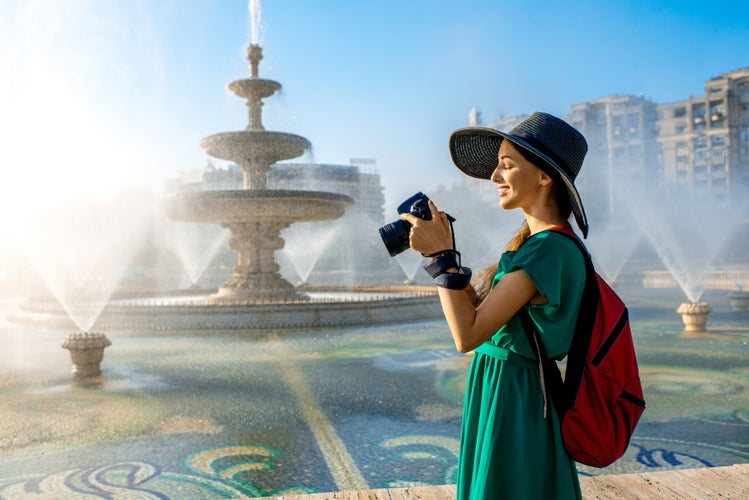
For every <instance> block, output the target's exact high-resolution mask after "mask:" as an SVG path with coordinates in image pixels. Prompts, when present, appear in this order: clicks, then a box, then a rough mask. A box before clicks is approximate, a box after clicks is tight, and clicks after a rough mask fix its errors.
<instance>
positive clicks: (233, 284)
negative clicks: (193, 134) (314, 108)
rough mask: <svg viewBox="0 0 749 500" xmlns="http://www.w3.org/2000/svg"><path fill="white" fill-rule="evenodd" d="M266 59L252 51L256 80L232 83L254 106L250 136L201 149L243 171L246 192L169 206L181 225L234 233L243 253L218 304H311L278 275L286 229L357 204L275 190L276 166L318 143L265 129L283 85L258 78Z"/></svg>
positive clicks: (210, 142)
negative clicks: (265, 113) (266, 114)
mask: <svg viewBox="0 0 749 500" xmlns="http://www.w3.org/2000/svg"><path fill="white" fill-rule="evenodd" d="M261 59H262V49H261V47H260V46H259V45H255V44H250V45H249V46H248V47H247V60H248V61H249V62H250V74H251V78H246V79H242V80H237V81H234V82H232V83H230V84H229V89H230V90H231V91H233V92H234V93H235V94H236V95H238V96H240V97H243V98H246V99H247V108H248V109H249V124H248V125H247V128H246V130H243V131H239V132H223V133H218V134H214V135H211V136H209V137H206V138H205V139H203V141H202V142H201V146H202V147H203V149H205V150H206V152H207V153H208V154H209V155H211V156H213V157H216V158H220V159H223V160H230V161H233V162H235V163H236V164H237V165H239V166H240V167H241V168H242V171H243V174H244V189H243V190H233V191H199V192H191V193H182V194H176V195H171V196H170V197H169V198H168V199H167V200H166V202H165V204H164V208H165V210H166V212H167V214H168V215H169V216H170V217H172V218H173V219H177V220H184V221H189V222H204V223H210V224H220V225H221V226H223V227H226V228H228V229H229V230H230V231H231V237H230V239H229V247H230V248H232V249H233V250H236V251H237V252H238V253H239V260H238V262H237V265H236V267H235V268H234V274H233V275H232V276H231V278H229V280H228V281H227V282H226V283H224V285H223V286H221V287H220V288H219V289H218V293H217V294H215V295H214V296H213V297H211V300H214V301H222V300H227V299H228V300H234V299H242V300H248V301H258V300H266V301H289V300H305V299H306V298H307V296H306V295H305V294H304V293H303V292H300V291H298V290H296V289H295V288H294V286H293V285H292V284H291V283H289V282H288V281H286V280H285V279H284V278H283V277H282V276H281V274H280V273H279V272H278V271H279V266H278V264H277V263H276V261H275V258H274V253H275V251H276V250H280V249H282V248H283V247H284V240H283V238H281V230H283V229H285V228H287V227H289V226H290V225H291V224H293V223H295V222H310V221H320V220H329V219H336V218H338V217H340V216H342V215H343V212H344V208H345V207H346V206H347V205H350V204H351V203H353V200H352V199H351V198H349V197H348V196H345V195H341V194H336V193H327V192H320V191H292V190H271V189H267V183H268V170H269V168H270V167H271V165H273V164H274V163H276V162H278V161H281V160H288V159H292V158H296V157H298V156H301V155H302V154H304V151H305V150H306V149H308V148H309V147H310V143H309V141H307V139H305V138H304V137H300V136H298V135H293V134H287V133H283V132H270V131H266V130H265V127H263V123H262V113H261V111H262V105H263V103H262V99H263V98H265V97H269V96H271V95H273V94H274V93H275V92H276V91H278V90H279V89H280V88H281V85H280V84H279V83H277V82H275V81H273V80H265V79H262V78H260V77H259V76H258V74H259V71H258V66H259V64H260V60H261Z"/></svg>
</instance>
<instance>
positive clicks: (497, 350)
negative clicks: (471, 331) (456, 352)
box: [475, 342, 538, 368]
mask: <svg viewBox="0 0 749 500" xmlns="http://www.w3.org/2000/svg"><path fill="white" fill-rule="evenodd" d="M475 352H479V353H481V354H484V355H485V356H491V357H493V358H497V359H501V360H502V361H507V362H508V363H512V364H513V365H520V366H525V367H527V368H538V362H537V361H536V360H535V359H531V358H526V357H525V356H523V355H521V354H518V353H516V352H514V351H511V350H509V349H505V348H504V347H499V346H496V345H493V344H489V343H488V342H485V343H483V344H481V345H480V346H478V347H477V348H476V349H475Z"/></svg>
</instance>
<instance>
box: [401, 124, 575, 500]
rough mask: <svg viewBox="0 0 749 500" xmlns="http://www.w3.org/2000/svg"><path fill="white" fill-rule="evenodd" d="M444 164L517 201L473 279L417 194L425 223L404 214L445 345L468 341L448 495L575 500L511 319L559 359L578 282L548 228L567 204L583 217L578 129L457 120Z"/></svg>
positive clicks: (504, 200)
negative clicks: (511, 232)
mask: <svg viewBox="0 0 749 500" xmlns="http://www.w3.org/2000/svg"><path fill="white" fill-rule="evenodd" d="M450 152H451V155H452V159H453V162H454V163H455V165H456V166H457V167H458V168H459V169H460V170H461V171H463V172H464V173H466V174H468V175H470V176H473V177H478V178H483V179H491V181H492V182H494V183H495V184H496V185H497V188H498V191H499V204H500V207H502V208H503V209H506V210H510V209H520V210H522V211H523V213H524V215H525V222H524V224H523V227H522V228H521V230H520V232H519V233H518V235H517V236H516V237H515V239H514V240H513V241H512V242H511V243H510V245H509V247H508V248H507V250H506V251H505V252H504V253H503V254H502V256H501V258H500V261H499V264H498V266H497V268H496V269H491V270H490V271H491V272H490V273H489V274H488V277H486V278H484V282H483V283H478V284H477V286H476V288H475V289H474V287H472V286H470V285H469V283H468V282H469V281H470V270H469V269H467V268H464V267H461V266H460V256H459V254H458V253H457V252H455V249H454V248H453V242H454V239H453V235H452V226H451V224H450V222H449V221H448V220H447V217H446V215H445V213H444V212H440V211H438V210H437V208H436V207H435V205H434V203H432V202H431V201H430V202H429V204H430V205H429V206H430V209H431V211H432V215H433V217H432V219H431V220H430V221H425V220H422V219H420V218H418V217H414V216H413V215H411V214H403V215H402V217H403V218H404V219H406V220H407V221H408V222H410V223H411V224H412V226H413V227H412V228H411V233H410V245H411V248H413V249H414V250H416V251H418V252H421V253H422V254H424V255H425V256H428V257H431V258H432V260H431V261H430V262H429V263H428V264H427V265H425V269H426V270H427V272H428V273H429V274H430V275H432V276H433V277H434V278H435V282H436V283H437V285H438V290H439V297H440V301H441V304H442V309H443V312H444V314H445V318H446V319H447V323H448V325H449V327H450V331H451V333H452V336H453V339H454V341H455V346H456V348H457V349H458V351H460V352H469V351H472V350H475V352H474V356H473V359H472V361H471V367H470V369H469V373H468V378H467V384H466V394H465V403H464V410H463V424H462V430H461V446H460V458H459V469H458V478H457V479H458V481H457V482H458V485H457V491H458V498H459V499H471V500H475V499H499V498H510V499H523V498H528V499H551V498H553V499H565V498H580V497H581V494H580V486H579V483H578V478H577V472H576V469H575V464H574V462H573V461H572V460H570V459H569V457H568V456H567V453H566V451H565V449H564V445H563V443H562V438H561V434H560V431H559V418H558V416H557V414H556V412H555V411H554V410H552V411H551V415H550V416H551V420H548V419H545V418H544V395H543V392H542V387H541V381H540V377H539V371H538V365H537V363H536V361H535V360H534V358H535V357H534V354H533V349H532V347H531V345H530V342H529V341H528V339H527V337H526V334H525V331H524V329H523V324H522V322H521V320H520V317H519V314H518V313H519V311H520V310H521V308H526V309H527V311H528V313H529V315H530V318H531V319H532V321H533V323H534V324H535V327H536V328H537V329H538V331H539V333H540V335H541V338H542V342H543V344H544V346H545V348H546V351H547V353H548V355H549V357H551V358H554V359H562V358H563V357H564V356H565V355H566V354H567V351H568V349H569V346H570V342H571V341H572V336H573V333H574V331H575V323H576V320H577V312H578V308H579V305H580V300H581V298H582V292H583V287H584V284H585V263H584V260H583V257H582V255H581V254H580V250H579V249H578V248H577V246H576V245H575V243H574V242H573V241H571V240H569V239H568V238H566V237H565V236H564V235H560V234H558V233H557V232H555V231H550V230H551V229H556V230H560V229H565V230H567V231H571V228H570V226H569V223H568V219H569V217H570V215H571V213H574V216H575V219H576V222H577V224H578V226H579V228H580V230H581V232H582V234H583V235H584V236H587V232H588V223H587V219H586V216H585V211H584V209H583V206H582V202H581V200H580V196H579V193H578V191H577V189H576V188H575V185H574V180H575V177H576V176H577V174H578V172H579V170H580V167H581V166H582V162H583V158H584V157H585V154H586V152H587V143H586V141H585V138H584V137H583V136H582V135H581V134H580V133H579V132H578V131H577V130H575V129H574V128H573V127H572V126H570V125H569V124H567V123H566V122H564V121H563V120H561V119H559V118H556V117H554V116H551V115H549V114H546V113H534V114H533V115H531V116H530V117H529V118H528V119H527V120H525V121H523V122H522V123H520V124H519V125H518V126H517V127H515V128H513V129H512V130H511V131H510V132H509V133H505V132H499V131H496V130H493V129H487V128H467V129H460V130H457V131H455V132H454V133H453V134H452V136H451V137H450Z"/></svg>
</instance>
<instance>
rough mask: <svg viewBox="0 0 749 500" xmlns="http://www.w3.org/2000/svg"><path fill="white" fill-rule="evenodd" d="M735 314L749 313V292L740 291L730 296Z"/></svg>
mask: <svg viewBox="0 0 749 500" xmlns="http://www.w3.org/2000/svg"><path fill="white" fill-rule="evenodd" d="M728 300H729V301H730V302H731V309H732V310H733V312H749V292H745V291H744V290H739V291H736V292H731V293H730V294H729V295H728Z"/></svg>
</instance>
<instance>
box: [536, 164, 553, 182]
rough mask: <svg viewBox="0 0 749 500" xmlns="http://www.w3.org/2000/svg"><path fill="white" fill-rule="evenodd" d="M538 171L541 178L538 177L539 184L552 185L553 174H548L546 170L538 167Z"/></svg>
mask: <svg viewBox="0 0 749 500" xmlns="http://www.w3.org/2000/svg"><path fill="white" fill-rule="evenodd" d="M538 171H539V172H540V176H539V179H538V183H539V185H540V186H551V185H552V184H553V181H552V180H551V176H550V175H549V174H547V173H546V172H544V171H543V170H541V169H540V168H539V169H538Z"/></svg>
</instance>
